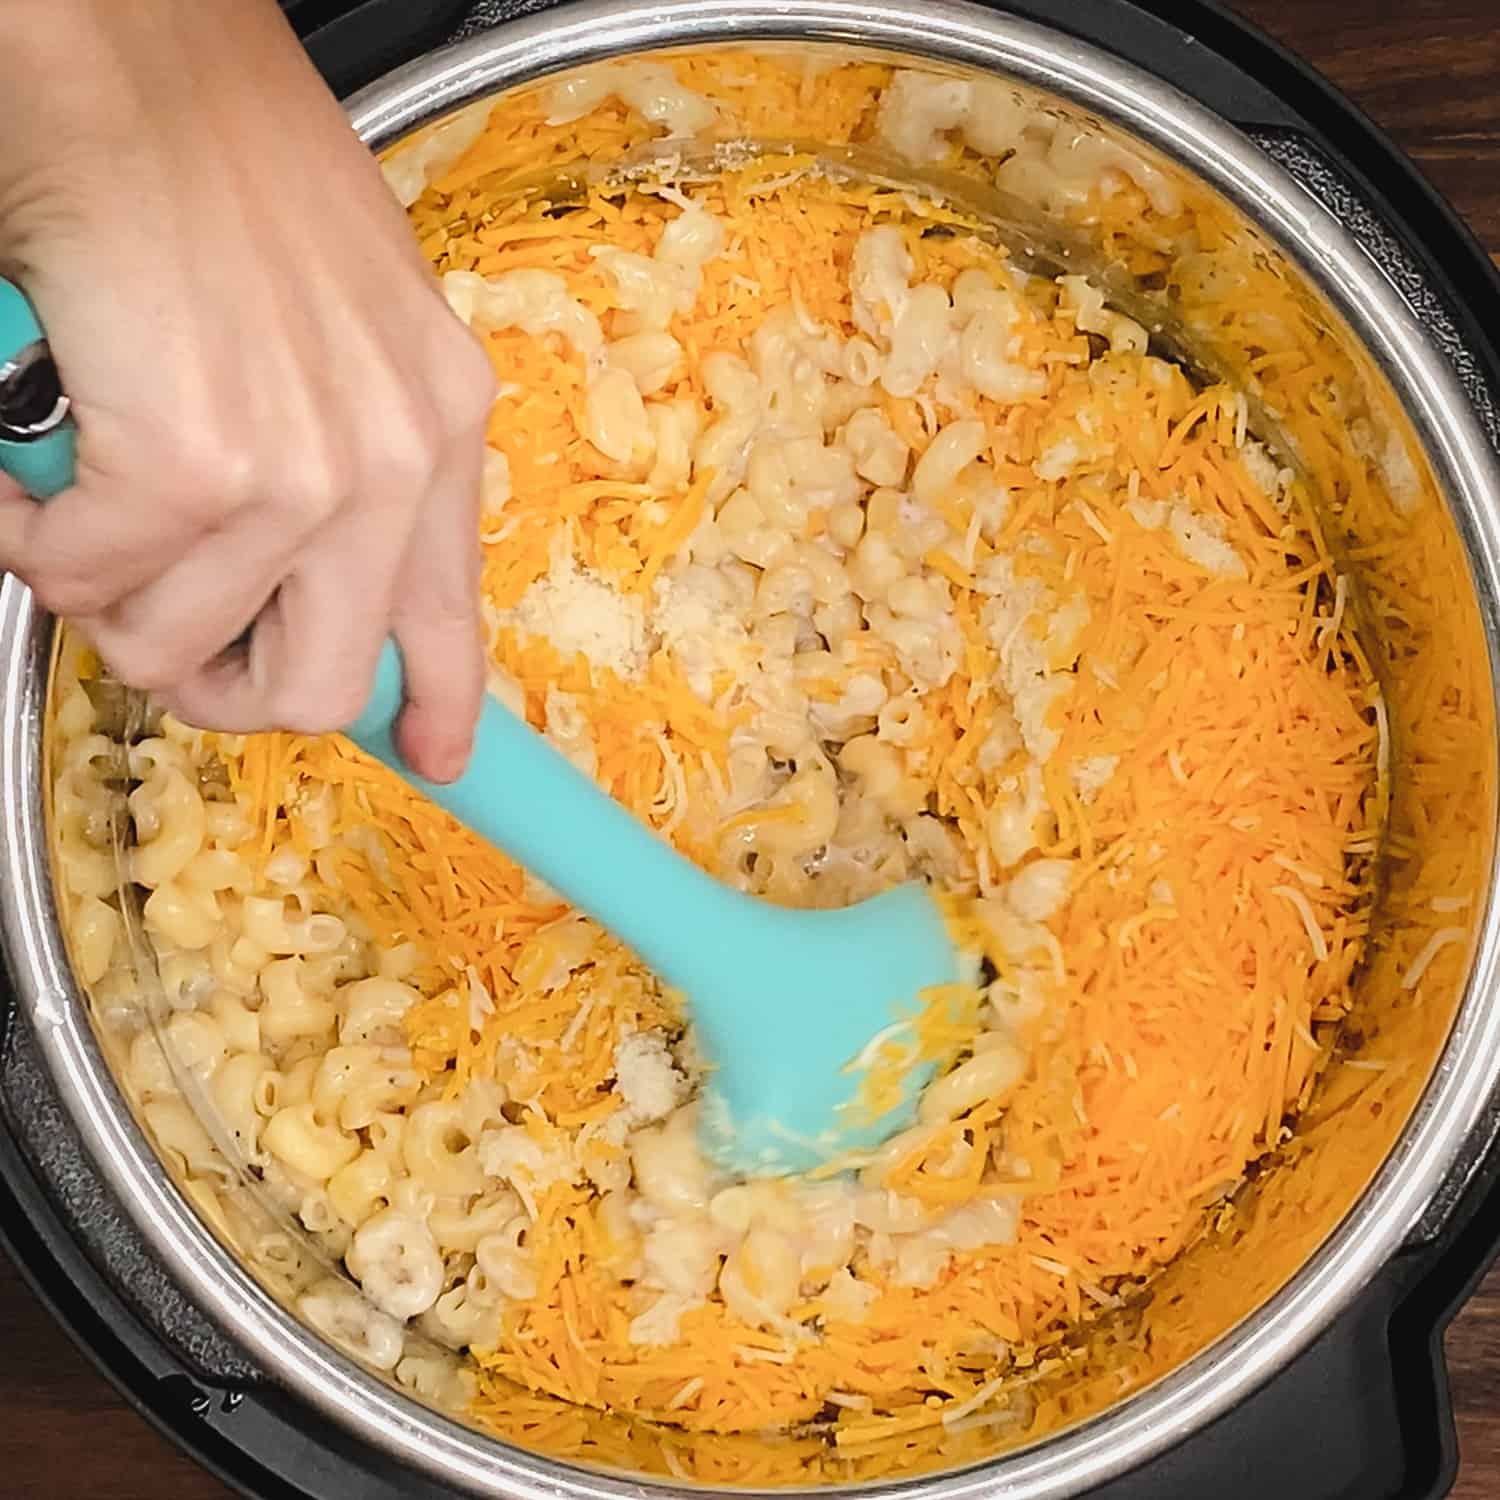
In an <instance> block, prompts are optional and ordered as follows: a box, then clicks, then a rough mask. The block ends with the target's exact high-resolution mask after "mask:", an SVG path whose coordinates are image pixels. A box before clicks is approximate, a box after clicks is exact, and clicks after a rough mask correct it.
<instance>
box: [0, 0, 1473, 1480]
mask: <svg viewBox="0 0 1500 1500" xmlns="http://www.w3.org/2000/svg"><path fill="white" fill-rule="evenodd" d="M1239 6H1240V9H1241V10H1242V11H1244V12H1245V13H1246V14H1247V15H1249V16H1250V17H1251V18H1253V19H1254V20H1256V21H1258V22H1259V23H1260V24H1261V25H1262V26H1264V27H1265V28H1266V29H1267V30H1268V31H1270V32H1271V33H1272V34H1273V35H1275V36H1277V37H1278V38H1280V39H1281V40H1283V41H1285V42H1286V43H1287V44H1288V45H1289V46H1291V47H1292V48H1294V49H1295V50H1297V51H1299V52H1301V53H1302V54H1303V55H1304V56H1305V57H1308V58H1309V59H1311V60H1312V61H1313V62H1314V63H1315V64H1316V65H1317V66H1319V67H1320V68H1322V69H1323V70H1324V71H1325V72H1326V73H1327V74H1328V75H1329V76H1330V77H1331V78H1332V79H1333V80H1334V81H1335V82H1336V83H1337V84H1338V85H1339V86H1340V87H1341V88H1343V89H1344V90H1345V91H1346V92H1347V93H1349V94H1350V95H1351V96H1352V97H1353V98H1354V99H1355V100H1357V101H1358V102H1359V103H1360V104H1361V105H1362V106H1363V107H1364V108H1365V109H1366V110H1367V111H1368V112H1369V113H1370V114H1371V115H1372V116H1373V117H1374V118H1375V119H1376V120H1378V121H1379V122H1380V123H1381V124H1382V125H1384V126H1385V127H1386V128H1387V129H1388V130H1390V131H1391V132H1392V134H1393V135H1394V136H1395V138H1396V139H1397V140H1398V141H1399V142H1400V143H1401V145H1402V146H1403V147H1404V148H1405V149H1406V150H1407V151H1408V152H1409V153H1410V154H1411V155H1412V156H1413V157H1414V158H1415V159H1416V160H1417V161H1418V162H1419V163H1420V164H1421V165H1422V167H1423V169H1424V170H1425V171H1426V172H1427V173H1429V175H1430V176H1431V177H1432V179H1433V181H1434V182H1436V183H1437V185H1438V186H1439V187H1440V188H1441V189H1442V190H1443V191H1444V192H1445V193H1446V194H1447V195H1448V197H1449V198H1450V199H1451V200H1452V201H1453V203H1454V204H1455V205H1456V206H1457V208H1458V209H1459V211H1460V212H1461V213H1462V214H1463V215H1464V216H1465V217H1466V218H1467V219H1468V221H1469V223H1470V224H1471V225H1473V227H1474V228H1475V230H1476V231H1477V232H1478V234H1479V236H1480V237H1481V239H1482V240H1483V241H1484V243H1485V245H1486V247H1487V248H1488V249H1489V250H1490V251H1491V252H1492V253H1495V256H1496V260H1497V262H1500V0H1399V3H1397V0H1365V3H1363V4H1361V3H1358V0H1239ZM1448 1358H1449V1368H1450V1371H1451V1373H1452V1380H1453V1397H1454V1403H1455V1406H1456V1408H1457V1412H1458V1427H1459V1435H1460V1440H1461V1443H1462V1449H1463V1470H1462V1473H1461V1474H1460V1476H1459V1481H1458V1485H1457V1488H1456V1489H1455V1490H1454V1491H1453V1500H1494V1497H1496V1496H1500V1270H1497V1271H1496V1272H1495V1273H1494V1274H1492V1275H1491V1277H1490V1278H1489V1280H1488V1281H1487V1282H1486V1283H1485V1285H1484V1287H1483V1288H1482V1289H1481V1291H1480V1292H1479V1294H1478V1296H1476V1297H1475V1299H1474V1300H1473V1302H1472V1303H1470V1305H1469V1307H1468V1308H1467V1309H1466V1310H1465V1311H1464V1312H1463V1313H1462V1314H1461V1315H1460V1317H1459V1318H1458V1320H1457V1322H1456V1323H1455V1324H1454V1326H1453V1329H1452V1331H1451V1332H1450V1334H1449V1336H1448ZM0 1413H3V1419H0V1496H4V1497H6V1500H61V1497H64V1496H66V1497H69V1500H73V1497H77V1500H159V1497H163V1496H171V1497H172V1500H225V1497H226V1496H227V1495H228V1491H226V1490H225V1489H224V1487H223V1486H222V1485H220V1484H219V1483H218V1482H217V1481H215V1480H213V1479H211V1478H209V1477H208V1475H206V1474H204V1473H202V1472H201V1471H200V1470H199V1469H197V1468H196V1467H195V1466H194V1465H192V1464H191V1463H189V1462H188V1461H187V1460H185V1459H183V1458H182V1457H180V1456H179V1455H178V1454H177V1453H176V1452H175V1451H174V1450H173V1449H172V1448H171V1447H169V1446H168V1445H167V1444H166V1443H165V1442H163V1441H162V1440H161V1439H160V1438H159V1437H157V1436H156V1434H155V1433H154V1432H152V1431H151V1430H150V1429H149V1428H148V1427H147V1426H146V1425H145V1423H144V1422H143V1421H141V1419H140V1418H139V1417H137V1416H136V1415H135V1413H134V1412H132V1411H131V1409H130V1408H129V1407H128V1406H127V1405H126V1404H125V1402H124V1401H123V1400H122V1399H121V1398H120V1397H119V1396H118V1395H117V1394H116V1393H115V1391H114V1389H113V1388H112V1387H111V1386H110V1385H108V1384H107V1383H106V1382H105V1381H104V1380H102V1379H101V1378H100V1377H99V1376H98V1375H97V1374H96V1373H95V1372H94V1370H93V1368H92V1366H90V1365H89V1364H88V1363H87V1362H86V1361H85V1360H84V1358H83V1356H82V1355H80V1354H79V1353H78V1351H77V1350H76V1349H74V1348H73V1346H72V1344H71V1343H69V1342H68V1340H67V1339H66V1338H65V1337H64V1335H63V1334H62V1333H61V1332H59V1331H58V1329H57V1328H56V1326H55V1325H54V1324H53V1323H52V1322H51V1321H50V1320H49V1318H48V1316H47V1314H46V1313H44V1312H43V1310H42V1309H41V1307H40V1306H38V1304H37V1303H36V1302H35V1301H34V1300H33V1299H32V1298H31V1296H30V1295H29V1293H28V1292H27V1290H26V1288H25V1287H24V1286H23V1285H22V1283H21V1282H20V1280H19V1279H18V1278H17V1276H16V1275H15V1273H14V1272H13V1271H12V1270H11V1268H10V1266H9V1264H8V1263H6V1262H5V1261H4V1260H3V1258H0Z"/></svg>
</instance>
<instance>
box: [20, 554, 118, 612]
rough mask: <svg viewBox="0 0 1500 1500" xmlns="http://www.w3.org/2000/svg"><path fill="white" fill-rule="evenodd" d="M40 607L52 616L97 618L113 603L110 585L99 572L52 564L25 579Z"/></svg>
mask: <svg viewBox="0 0 1500 1500" xmlns="http://www.w3.org/2000/svg"><path fill="white" fill-rule="evenodd" d="M27 582H28V583H29V585H30V588H31V592H32V593H33V594H34V595H35V596H36V598H37V601H38V602H39V603H40V604H41V605H42V607H43V608H44V609H46V610H48V611H50V612H51V613H52V614H54V615H67V616H70V617H72V618H75V619H77V618H79V617H82V616H88V615H97V614H100V613H102V612H103V611H104V610H105V609H107V608H108V607H109V606H110V605H111V604H113V603H114V600H115V588H114V586H113V584H112V583H111V582H110V581H109V580H108V579H106V578H105V577H103V576H101V573H100V572H96V571H85V570H83V569H78V568H68V567H64V566H58V565H54V566H52V567H42V568H39V569H38V570H37V571H36V573H35V575H34V576H33V577H31V578H30V579H28V580H27Z"/></svg>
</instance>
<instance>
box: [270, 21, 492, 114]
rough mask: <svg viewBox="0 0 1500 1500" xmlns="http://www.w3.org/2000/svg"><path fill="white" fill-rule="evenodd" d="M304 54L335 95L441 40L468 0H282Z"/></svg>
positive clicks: (359, 86) (426, 49)
mask: <svg viewBox="0 0 1500 1500" xmlns="http://www.w3.org/2000/svg"><path fill="white" fill-rule="evenodd" d="M281 7H282V9H283V11H285V12H286V16H287V19H288V20H289V21H290V22H291V23H292V25H293V27H294V28H295V29H296V31H297V34H298V36H299V37H301V39H302V45H303V46H304V47H305V48H306V49H307V53H308V56H309V57H311V58H312V61H313V64H314V65H315V66H316V68H317V69H318V71H319V72H320V73H321V74H322V75H323V77H324V79H325V80H326V81H327V83H328V85H329V87H330V88H331V89H332V90H333V91H334V93H336V94H337V95H339V97H340V98H343V97H345V96H346V95H349V94H352V93H353V92H354V91H355V90H356V89H360V88H363V87H364V86H365V84H367V83H371V82H373V81H374V80H375V79H376V78H378V77H379V76H380V75H381V74H382V73H385V72H387V71H388V70H389V69H391V68H394V67H396V66H397V65H398V64H400V63H404V62H407V61H409V60H410V59H411V58H413V57H416V56H418V55H419V54H420V53H422V52H426V51H428V50H430V49H431V48H433V47H435V46H438V45H439V44H441V43H442V42H444V41H446V40H447V39H448V38H449V37H450V36H451V35H452V34H453V31H454V29H455V28H456V27H457V26H458V25H459V23H460V21H461V20H462V19H463V18H464V16H465V15H466V13H467V12H469V11H471V10H472V9H473V8H474V7H473V3H472V0H281Z"/></svg>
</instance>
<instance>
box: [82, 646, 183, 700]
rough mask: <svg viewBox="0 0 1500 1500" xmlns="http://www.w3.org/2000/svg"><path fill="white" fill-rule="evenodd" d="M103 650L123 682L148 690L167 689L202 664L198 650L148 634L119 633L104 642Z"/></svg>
mask: <svg viewBox="0 0 1500 1500" xmlns="http://www.w3.org/2000/svg"><path fill="white" fill-rule="evenodd" d="M99 654H100V655H101V656H102V657H103V658H104V660H105V661H106V662H107V663H108V664H109V668H110V670H111V671H112V672H113V673H114V674H115V675H116V676H117V677H118V678H119V679H120V680H121V681H122V682H125V683H128V684H129V685H130V686H131V687H133V688H138V689H139V690H140V691H141V692H144V693H160V692H163V691H165V690H166V689H168V688H171V687H173V686H175V685H176V684H177V683H180V682H182V681H184V680H185V679H186V678H188V677H190V676H191V675H192V673H193V672H194V671H195V670H196V668H197V667H198V666H199V665H200V663H199V662H198V660H197V658H196V655H195V654H194V653H192V652H190V651H187V650H185V649H183V648H182V647H180V646H178V645H177V644H176V643H174V642H171V641H164V640H160V639H157V638H154V637H148V636H133V635H123V636H119V637H117V638H115V639H112V640H109V641H107V642H105V643H103V644H102V645H101V646H100V648H99Z"/></svg>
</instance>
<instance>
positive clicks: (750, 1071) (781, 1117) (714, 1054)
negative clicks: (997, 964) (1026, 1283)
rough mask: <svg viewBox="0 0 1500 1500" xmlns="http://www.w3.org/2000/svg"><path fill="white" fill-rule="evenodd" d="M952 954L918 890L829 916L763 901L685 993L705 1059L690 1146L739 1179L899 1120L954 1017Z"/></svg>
mask: <svg viewBox="0 0 1500 1500" xmlns="http://www.w3.org/2000/svg"><path fill="white" fill-rule="evenodd" d="M963 978H964V975H963V972H962V966H961V963H960V960H959V956H958V954H957V952H956V950H955V948H954V945H953V940H952V938H951V936H950V935H949V931H948V927H947V924H946V922H945V921H944V918H943V914H942V912H941V911H940V910H939V908H938V906H937V903H936V902H935V901H934V900H933V898H932V896H931V894H930V893H929V892H928V890H927V888H926V887H925V886H922V885H907V886H900V887H898V888H897V889H895V890H891V891H887V892H885V893H884V894H882V895H880V896H876V897H874V898H873V899H872V900H869V901H862V902H860V903H859V904H858V905H856V906H851V907H846V908H844V909H843V910H839V911H788V910H785V909H780V908H766V909H765V917H764V922H763V924H762V930H761V932H760V935H759V941H758V942H756V943H755V944H753V945H751V946H750V947H748V948H747V949H746V950H745V951H743V952H736V953H735V955H734V972H733V973H726V974H725V975H724V977H723V981H722V983H716V984H715V986H714V987H713V990H712V991H711V992H702V991H700V992H699V993H695V994H694V995H693V996H692V1008H693V1015H694V1019H695V1021H696V1023H697V1025H698V1028H699V1031H700V1033H701V1035H702V1037H703V1041H704V1043H705V1050H706V1051H707V1052H708V1054H709V1056H710V1057H711V1058H712V1060H713V1064H714V1071H713V1073H712V1074H711V1075H710V1078H709V1084H708V1089H707V1093H706V1098H705V1101H704V1110H703V1124H702V1145H703V1147H704V1150H705V1151H706V1152H707V1154H708V1155H709V1156H710V1157H711V1158H712V1160H713V1161H715V1162H716V1163H717V1164H718V1165H719V1166H721V1167H723V1168H725V1169H726V1170H728V1171H732V1172H735V1173H737V1174H742V1175H748V1176H781V1175H785V1174H787V1173H791V1172H805V1171H809V1170H811V1169H813V1168H816V1167H820V1166H823V1165H825V1164H827V1163H829V1162H833V1161H837V1160H838V1159H839V1158H841V1157H844V1156H848V1155H851V1154H857V1153H861V1152H868V1151H870V1150H872V1149H874V1148H875V1147H877V1146H879V1145H881V1144H882V1143H883V1142H884V1141H886V1140H887V1139H889V1138H890V1137H891V1136H892V1135H894V1134H896V1133H897V1132H898V1131H900V1130H903V1129H905V1128H906V1127H907V1126H908V1125H910V1124H911V1123H912V1121H913V1119H914V1118H915V1115H916V1104H917V1097H918V1095H919V1094H920V1093H921V1091H922V1089H923V1088H924V1087H925V1086H926V1085H927V1083H928V1082H930V1081H931V1079H932V1076H933V1074H934V1072H935V1070H936V1067H937V1064H938V1061H939V1059H940V1057H941V1055H942V1053H943V1051H944V1050H945V1047H944V1042H945V1041H946V1040H947V1039H950V1038H951V1037H952V1036H953V1035H954V1034H955V1033H956V1031H957V1030H958V1029H959V1028H960V1027H962V1025H963V1024H964V1020H965V1017H964V1015H963V1010H964V1005H965V999H966V998H967V1000H968V1002H969V1003H970V1004H971V1005H972V999H973V991H972V989H965V988H964V987H963V986H962V985H961V981H962V979H963Z"/></svg>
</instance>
